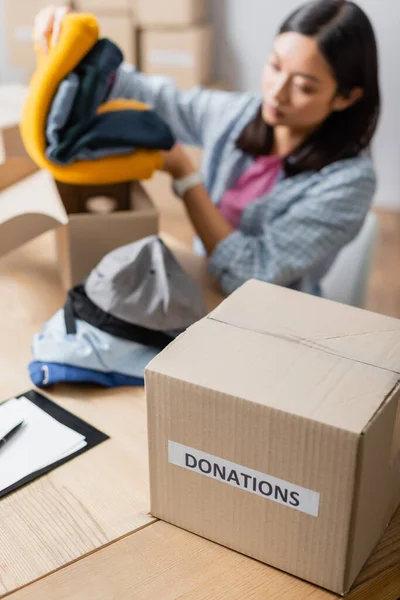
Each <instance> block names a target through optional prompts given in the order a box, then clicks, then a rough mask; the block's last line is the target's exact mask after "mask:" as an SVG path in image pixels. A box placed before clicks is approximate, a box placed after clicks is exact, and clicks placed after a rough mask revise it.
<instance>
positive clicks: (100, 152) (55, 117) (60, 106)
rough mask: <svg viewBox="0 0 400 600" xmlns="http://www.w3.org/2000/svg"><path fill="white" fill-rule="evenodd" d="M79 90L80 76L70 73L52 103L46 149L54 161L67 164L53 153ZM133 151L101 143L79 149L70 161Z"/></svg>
mask: <svg viewBox="0 0 400 600" xmlns="http://www.w3.org/2000/svg"><path fill="white" fill-rule="evenodd" d="M78 90H79V77H78V75H77V74H76V73H70V74H69V75H68V77H66V78H65V79H64V81H62V82H61V84H60V87H59V88H58V91H57V94H56V96H55V98H54V100H53V104H52V105H51V108H50V112H49V116H48V118H47V126H46V139H47V143H48V147H47V150H46V156H47V157H48V158H51V159H52V160H53V162H55V163H59V164H65V161H64V162H62V161H58V160H57V159H56V158H55V157H54V156H53V153H57V149H58V147H59V144H60V139H61V137H62V132H63V130H64V128H65V126H66V125H67V122H68V119H69V117H70V114H71V111H72V107H73V104H74V101H75V98H76V96H77V94H78ZM130 152H132V147H131V146H130V147H119V146H115V147H112V148H110V147H108V148H105V147H104V148H103V147H102V146H101V145H100V146H99V147H98V148H96V149H93V148H89V147H83V148H82V149H81V150H79V151H78V150H77V151H76V153H75V155H74V156H73V158H72V159H70V161H69V162H70V163H71V164H72V163H73V162H75V161H77V160H98V159H100V158H104V157H106V156H113V155H118V154H129V153H130Z"/></svg>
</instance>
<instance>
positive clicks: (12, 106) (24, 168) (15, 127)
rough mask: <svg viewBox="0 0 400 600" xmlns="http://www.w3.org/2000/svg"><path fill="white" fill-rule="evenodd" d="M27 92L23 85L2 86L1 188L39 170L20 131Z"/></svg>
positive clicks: (0, 104) (0, 129) (0, 123)
mask: <svg viewBox="0 0 400 600" xmlns="http://www.w3.org/2000/svg"><path fill="white" fill-rule="evenodd" d="M26 93H27V88H26V87H25V86H23V85H7V86H0V190H2V189H4V188H6V187H8V186H10V185H12V184H13V183H15V182H17V181H19V180H20V179H22V178H24V177H27V176H28V175H31V174H32V173H34V172H35V171H37V166H36V165H35V164H34V162H33V161H32V160H31V159H30V158H29V156H28V155H27V153H26V151H25V148H24V145H23V143H22V139H21V136H20V133H19V122H20V116H21V112H22V107H23V103H24V101H25V97H26Z"/></svg>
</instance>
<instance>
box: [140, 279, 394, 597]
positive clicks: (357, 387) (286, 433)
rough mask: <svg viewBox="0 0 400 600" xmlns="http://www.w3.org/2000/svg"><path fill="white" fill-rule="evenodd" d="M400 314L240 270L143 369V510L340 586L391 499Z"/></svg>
mask: <svg viewBox="0 0 400 600" xmlns="http://www.w3.org/2000/svg"><path fill="white" fill-rule="evenodd" d="M399 365H400V323H399V321H398V320H396V319H392V318H389V317H384V316H381V315H376V314H373V313H369V312H366V311H362V310H360V309H356V308H352V307H348V306H345V305H341V304H336V303H333V302H329V301H327V300H323V299H320V298H315V297H312V296H307V295H305V294H301V293H299V292H295V291H291V290H287V289H284V288H280V287H277V286H272V285H268V284H265V283H262V282H258V281H250V282H248V283H247V284H246V285H244V286H243V287H242V288H240V289H239V290H238V291H236V292H235V293H234V294H233V295H232V296H230V297H229V298H228V299H227V300H225V301H224V302H223V303H222V305H221V306H220V307H219V308H217V309H216V310H215V311H213V312H212V313H211V314H210V315H209V316H208V317H207V318H205V319H203V320H202V321H200V322H199V323H197V324H195V325H194V326H192V327H191V328H189V329H188V330H187V331H186V332H185V333H184V334H183V335H181V336H180V337H179V338H178V339H177V340H176V341H175V342H174V343H173V344H170V345H169V346H168V347H167V348H166V349H165V350H164V351H163V352H162V353H161V354H160V355H159V356H158V357H157V358H156V359H155V360H153V361H152V362H151V363H150V365H149V366H148V368H147V371H146V391H147V405H148V433H149V453H150V488H151V512H152V514H153V515H154V516H155V517H158V518H160V519H164V520H165V521H168V522H170V523H173V524H174V525H177V526H179V527H182V528H183V529H187V530H189V531H192V532H194V533H196V534H198V535H201V536H203V537H205V538H208V539H210V540H212V541H215V542H217V543H219V544H222V545H224V546H227V547H228V548H232V549H233V550H236V551H239V552H241V553H243V554H246V555H248V556H251V557H253V558H255V559H257V560H260V561H263V562H265V563H267V564H269V565H272V566H274V567H277V568H279V569H281V570H284V571H287V572H289V573H291V574H293V575H296V576H298V577H300V578H302V579H305V580H308V581H310V582H312V583H314V584H317V585H319V586H322V587H325V588H327V589H329V590H331V591H333V592H336V593H339V594H343V593H345V592H347V591H348V590H349V588H350V586H351V585H352V584H353V582H354V581H355V579H356V577H357V575H358V573H359V572H360V570H361V568H362V567H363V565H364V563H365V562H366V560H367V558H368V556H369V555H370V553H371V551H372V550H373V548H374V546H375V545H376V543H377V542H378V540H379V538H380V536H381V535H382V533H383V531H384V529H385V528H386V526H387V525H388V523H389V521H390V519H391V517H392V515H393V513H394V511H395V509H396V507H397V506H398V504H399V501H400V410H399V397H400V395H399Z"/></svg>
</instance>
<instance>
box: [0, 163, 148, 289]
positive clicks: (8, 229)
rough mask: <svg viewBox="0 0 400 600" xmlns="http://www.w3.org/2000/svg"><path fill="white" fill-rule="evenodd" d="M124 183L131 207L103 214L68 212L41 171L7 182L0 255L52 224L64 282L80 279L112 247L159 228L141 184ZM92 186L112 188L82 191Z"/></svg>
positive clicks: (0, 203)
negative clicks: (11, 182) (8, 184)
mask: <svg viewBox="0 0 400 600" xmlns="http://www.w3.org/2000/svg"><path fill="white" fill-rule="evenodd" d="M124 186H126V194H128V199H129V210H124V211H116V212H113V213H110V214H105V215H99V214H90V213H83V214H82V213H76V214H70V215H68V214H67V210H66V209H65V206H64V204H63V202H62V200H61V197H60V194H59V192H58V190H57V186H56V183H55V182H54V180H53V179H52V177H51V175H49V174H48V173H47V172H45V171H38V172H37V173H34V174H33V175H31V176H29V177H26V178H25V179H23V180H21V181H19V182H18V183H16V184H14V185H12V186H10V187H7V188H5V189H4V190H2V191H0V255H3V254H5V253H7V252H10V251H11V250H13V249H15V248H18V247H19V246H21V245H22V244H24V243H26V242H28V241H30V240H32V239H33V238H35V237H37V236H39V235H41V234H43V233H45V232H46V231H49V230H53V229H55V230H56V244H57V250H58V259H59V265H60V274H61V278H62V281H63V285H64V286H65V288H66V289H69V288H70V287H72V286H73V285H75V284H77V283H80V282H81V281H82V280H83V279H84V278H85V277H86V276H87V275H88V274H89V272H90V271H91V269H93V268H94V267H95V266H96V264H97V263H98V262H99V261H100V260H101V259H102V258H103V256H104V255H105V254H107V253H108V252H110V251H111V250H114V249H115V248H118V247H119V246H123V245H125V244H129V243H131V242H134V241H136V240H138V239H140V238H142V237H146V236H148V235H153V234H157V233H158V213H157V210H156V209H155V207H154V205H153V203H152V202H151V200H150V198H149V196H148V195H147V194H146V192H145V191H144V189H143V188H142V186H141V185H140V184H139V183H137V182H132V183H127V184H124ZM74 187H75V186H74ZM74 192H76V190H74ZM94 192H96V194H99V193H100V192H102V195H106V196H109V195H112V192H113V190H112V191H111V194H110V193H109V190H108V189H107V186H105V187H104V188H101V189H100V188H95V189H88V190H86V191H83V192H82V194H83V195H86V196H87V197H88V198H89V197H90V196H91V194H93V193H94ZM64 193H66V192H65V190H64Z"/></svg>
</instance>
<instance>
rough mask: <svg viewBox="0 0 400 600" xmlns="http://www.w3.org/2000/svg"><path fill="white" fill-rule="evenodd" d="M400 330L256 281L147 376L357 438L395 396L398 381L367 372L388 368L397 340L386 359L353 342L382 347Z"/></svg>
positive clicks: (391, 373) (390, 322)
mask: <svg viewBox="0 0 400 600" xmlns="http://www.w3.org/2000/svg"><path fill="white" fill-rule="evenodd" d="M353 315H354V319H353V318H352V317H353ZM398 326H399V323H398V321H397V320H396V319H387V318H386V317H380V316H379V315H373V314H371V313H364V311H358V310H356V309H352V308H349V307H345V306H341V305H339V304H335V303H331V302H327V301H326V300H322V299H318V298H313V297H311V296H310V297H309V296H306V295H304V294H300V293H297V292H292V291H290V290H287V289H284V288H278V287H276V286H271V285H268V284H265V283H260V282H255V281H252V282H249V283H248V284H246V285H245V286H243V288H241V289H240V290H239V291H237V292H236V293H234V294H233V295H232V296H231V297H229V298H228V299H227V300H225V301H224V302H223V304H222V305H221V306H220V307H219V308H217V309H216V310H214V311H213V312H212V313H211V314H210V315H209V317H207V318H205V319H203V320H202V321H200V322H199V323H197V324H195V325H194V326H193V327H191V328H190V329H188V330H187V331H186V333H184V334H183V335H182V336H181V337H179V338H178V339H177V340H176V341H175V342H174V343H172V344H170V345H169V346H168V347H167V348H166V350H164V351H163V352H162V353H161V354H160V355H159V356H158V357H157V358H155V359H154V360H153V361H152V362H151V363H150V365H149V367H148V370H149V371H151V372H157V373H161V374H164V375H166V376H169V377H172V378H176V379H178V380H184V381H187V382H190V383H193V384H195V385H199V386H201V387H203V388H206V389H212V390H216V391H219V392H222V393H225V394H229V395H231V396H235V397H238V398H243V399H245V400H248V401H251V402H255V403H257V404H261V405H265V406H269V407H271V408H274V409H276V410H280V411H284V412H288V413H291V414H293V415H297V416H300V417H304V418H307V419H310V420H313V421H317V422H320V423H323V424H326V425H330V426H332V427H335V428H338V429H343V430H347V431H350V432H353V433H357V434H360V433H362V432H363V430H364V429H365V427H366V426H367V425H368V423H369V422H370V421H371V419H372V418H373V416H374V415H375V413H376V411H377V410H379V408H380V407H381V406H382V403H383V402H384V401H385V399H386V398H388V397H389V396H391V394H392V392H393V391H394V389H395V388H396V386H397V383H398V379H399V376H398V373H397V372H396V371H395V370H391V369H389V368H378V367H377V366H375V365H374V364H373V362H374V361H375V362H376V364H379V362H380V363H382V364H383V365H385V364H389V365H391V364H394V363H392V362H391V361H392V358H393V350H395V349H396V348H397V347H398V346H399V343H398V342H399V339H400V333H398V334H397V339H396V338H391V340H390V341H391V344H390V350H391V352H390V351H389V352H388V351H387V350H386V349H387V345H386V346H385V344H381V346H380V347H382V352H381V353H379V352H377V351H376V350H375V351H374V349H371V354H368V353H367V351H365V350H364V349H363V344H364V345H365V341H363V343H361V344H359V346H356V345H354V344H353V343H352V342H353V337H352V336H357V335H358V334H359V337H360V338H363V334H365V335H367V336H368V338H369V339H370V340H371V344H376V345H379V344H380V339H381V336H382V335H383V334H387V335H388V336H389V337H390V336H392V335H395V334H393V333H392V332H393V331H398ZM374 328H375V329H376V330H377V331H378V334H377V336H376V339H375V337H374V336H373V335H372V334H371V332H373V330H374ZM385 328H386V329H385ZM340 334H342V335H343V338H341V337H338V336H340ZM347 337H349V339H350V342H351V343H350V344H349V345H348V346H346V339H347ZM325 338H333V341H335V340H336V339H338V340H341V339H342V340H343V343H342V346H340V345H338V346H337V347H336V348H335V347H334V346H333V347H330V346H329V345H328V346H327V345H325V343H329V341H330V340H329V339H328V340H325ZM316 340H318V341H316ZM396 342H397V343H396ZM358 351H359V354H358ZM359 356H360V357H361V358H358V357H359ZM385 360H387V361H388V362H387V363H385ZM369 363H371V364H369ZM398 364H399V363H398ZM396 366H397V365H396Z"/></svg>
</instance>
